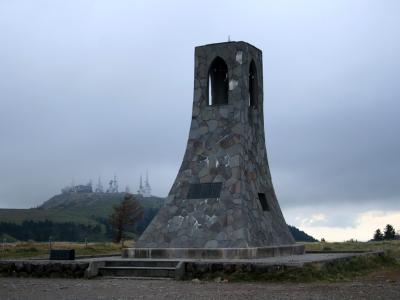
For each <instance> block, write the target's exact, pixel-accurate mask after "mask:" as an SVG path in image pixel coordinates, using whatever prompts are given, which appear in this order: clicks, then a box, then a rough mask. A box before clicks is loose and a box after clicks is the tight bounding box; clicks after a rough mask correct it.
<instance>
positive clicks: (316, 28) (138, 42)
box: [0, 0, 400, 225]
mask: <svg viewBox="0 0 400 300" xmlns="http://www.w3.org/2000/svg"><path fill="white" fill-rule="evenodd" d="M399 11H400V4H399V3H398V1H394V0H393V1H384V2H380V3H377V2H376V1H356V0H355V1H344V0H343V1H334V2H333V1H332V2H326V1H324V2H321V1H311V0H310V1H306V0H304V1H279V2H276V1H269V2H262V3H261V2H259V1H251V2H249V3H247V2H246V4H244V3H243V2H239V1H218V2H215V1H203V2H201V3H197V2H196V4H195V3H194V2H193V3H188V2H179V1H169V2H168V4H166V2H163V1H143V2H139V1H135V2H132V1H119V2H118V3H111V2H109V1H64V2H63V1H60V2H58V3H57V4H55V3H54V2H53V1H35V2H34V3H33V2H28V1H18V2H15V1H13V2H11V1H3V2H2V3H0V41H1V47H0V66H1V68H0V137H1V140H0V206H1V207H30V206H35V205H38V204H40V203H41V202H43V201H44V200H46V199H47V198H49V197H50V196H52V195H53V194H55V193H57V192H58V191H59V190H60V189H61V188H62V187H63V186H64V185H66V184H68V183H69V182H70V181H71V180H72V179H73V180H74V181H75V182H85V181H87V180H89V179H90V178H91V179H93V180H97V176H102V178H103V182H105V181H106V180H107V179H108V178H109V177H111V176H112V175H113V174H114V173H116V174H117V175H118V177H119V178H120V182H121V186H125V185H129V186H130V187H131V190H134V189H135V188H136V187H137V183H138V179H139V176H140V173H144V172H145V171H146V169H148V170H149V172H150V176H151V178H150V179H151V183H152V185H153V188H154V192H155V194H157V195H160V196H165V195H166V194H167V193H168V190H169V187H170V185H171V184H172V182H173V180H174V178H175V175H176V173H177V170H178V168H179V165H180V162H181V159H182V157H183V152H184V150H185V143H186V139H187V135H188V130H189V125H190V114H191V104H192V96H193V95H192V93H193V91H192V89H193V51H194V49H193V48H194V47H195V46H196V45H201V44H205V43H211V42H218V41H225V40H227V38H228V35H231V38H232V39H233V40H245V41H248V42H250V43H253V44H254V45H256V46H257V47H259V48H260V49H262V50H263V53H264V93H265V94H264V99H265V101H264V102H265V109H264V110H265V122H266V123H265V125H266V132H267V150H268V154H269V163H270V167H271V172H272V176H273V181H274V183H275V187H276V190H277V194H278V198H279V199H280V202H281V204H282V207H283V209H284V210H288V211H293V210H295V209H298V210H300V208H302V207H305V208H307V207H315V206H316V205H320V206H324V207H325V209H327V208H328V207H332V206H339V207H340V206H341V205H342V206H344V205H353V206H351V207H352V208H351V209H350V210H351V211H354V212H357V209H364V208H370V209H378V208H383V209H387V207H390V208H391V209H400V204H399V203H400V201H399V200H400V180H399V176H398V170H399V169H400V159H399V156H398V153H400V141H399V138H398V130H399V125H400V124H399V123H400V121H399V119H398V112H399V111H400V103H399V101H398V99H399V96H400V86H399V85H398V78H399V77H400V76H399V75H400V74H399V73H400V59H399V58H400V57H399V53H400V38H399V37H398V28H400V18H399V13H398V12H399ZM290 218H294V217H293V214H291V213H290ZM345 218H346V217H343V218H342V220H340V218H339V217H338V218H337V219H336V220H337V224H338V223H341V224H344V223H343V220H344V219H345ZM289 221H290V220H289ZM349 222H350V223H351V221H349ZM334 224H335V222H334V221H332V223H330V225H334Z"/></svg>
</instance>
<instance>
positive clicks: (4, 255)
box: [0, 241, 131, 259]
mask: <svg viewBox="0 0 400 300" xmlns="http://www.w3.org/2000/svg"><path fill="white" fill-rule="evenodd" d="M129 245H131V242H130V243H127V242H126V246H129ZM52 249H75V255H98V254H115V253H120V252H121V244H115V243H88V244H87V245H86V244H85V243H70V242H54V243H52ZM48 254H49V243H40V242H33V241H28V242H16V243H7V244H5V248H4V250H3V248H2V247H1V248H0V259H11V258H27V257H47V256H48Z"/></svg>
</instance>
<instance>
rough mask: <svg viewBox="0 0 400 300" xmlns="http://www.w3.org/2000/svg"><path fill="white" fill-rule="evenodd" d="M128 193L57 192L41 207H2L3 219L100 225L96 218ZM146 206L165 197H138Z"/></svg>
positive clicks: (150, 206) (1, 219)
mask: <svg viewBox="0 0 400 300" xmlns="http://www.w3.org/2000/svg"><path fill="white" fill-rule="evenodd" d="M123 196H124V193H118V194H105V193H104V194H99V193H91V194H70V195H63V194H61V195H56V196H54V197H52V198H51V199H49V200H48V201H46V202H44V203H43V204H42V205H41V206H40V207H39V208H31V209H0V222H10V223H16V224H21V223H22V222H23V221H27V220H32V221H45V220H49V221H53V222H60V223H63V222H74V223H79V224H85V225H96V224H98V222H97V221H96V218H103V219H105V218H108V216H109V215H110V213H111V212H112V210H113V207H114V206H115V205H118V204H119V203H120V202H121V201H122V199H123ZM137 199H138V201H139V202H140V203H141V205H142V206H143V207H145V208H156V207H160V206H161V205H162V203H163V201H164V199H163V198H158V197H151V198H142V197H137Z"/></svg>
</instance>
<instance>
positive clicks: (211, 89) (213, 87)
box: [208, 56, 228, 105]
mask: <svg viewBox="0 0 400 300" xmlns="http://www.w3.org/2000/svg"><path fill="white" fill-rule="evenodd" d="M223 104H228V66H227V65H226V63H225V61H224V60H223V59H222V58H221V57H219V56H218V57H216V58H215V59H214V60H213V62H212V64H211V66H210V69H209V71H208V105H223Z"/></svg>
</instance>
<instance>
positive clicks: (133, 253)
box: [122, 244, 305, 259]
mask: <svg viewBox="0 0 400 300" xmlns="http://www.w3.org/2000/svg"><path fill="white" fill-rule="evenodd" d="M304 252H305V250H304V245H302V244H293V245H279V246H268V247H254V248H125V249H122V257H123V258H153V259H175V258H183V259H256V258H266V257H273V256H288V255H301V254H304Z"/></svg>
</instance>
